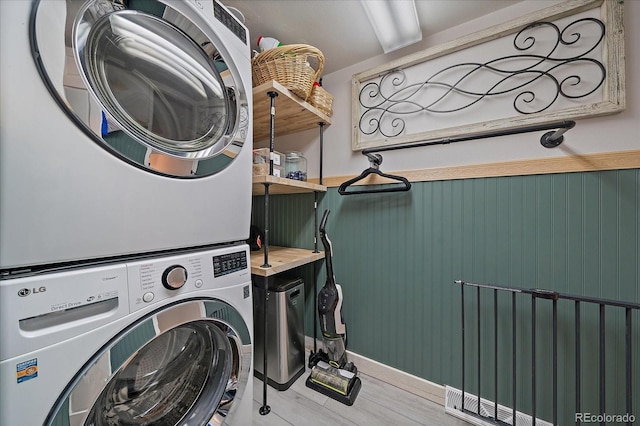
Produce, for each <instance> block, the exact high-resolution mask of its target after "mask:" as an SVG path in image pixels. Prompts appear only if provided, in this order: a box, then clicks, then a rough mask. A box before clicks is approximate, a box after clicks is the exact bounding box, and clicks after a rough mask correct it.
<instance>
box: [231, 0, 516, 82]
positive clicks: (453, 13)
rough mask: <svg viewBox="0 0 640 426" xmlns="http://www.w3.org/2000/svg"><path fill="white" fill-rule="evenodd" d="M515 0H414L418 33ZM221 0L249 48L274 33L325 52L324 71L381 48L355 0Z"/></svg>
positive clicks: (442, 27)
mask: <svg viewBox="0 0 640 426" xmlns="http://www.w3.org/2000/svg"><path fill="white" fill-rule="evenodd" d="M367 1H378V0H367ZM391 1H393V0H391ZM519 1H520V0H416V8H417V10H418V17H419V19H420V25H421V27H422V37H423V39H424V38H426V37H428V36H429V35H432V34H436V33H439V32H441V31H443V30H446V29H447V28H451V27H454V26H456V25H460V24H462V23H464V22H467V21H470V20H473V19H475V18H478V17H480V16H483V15H486V14H488V13H491V12H494V11H496V10H498V9H501V8H504V7H508V6H511V5H513V4H515V3H518V2H519ZM222 2H223V3H224V4H225V5H226V6H231V7H235V8H237V9H238V10H240V11H241V12H242V14H243V15H244V17H245V25H246V26H247V27H248V28H249V32H250V36H251V47H252V49H254V50H257V46H256V39H257V38H258V36H264V37H274V38H277V39H278V40H280V42H281V43H282V44H297V43H302V44H309V45H312V46H315V47H316V48H318V49H320V50H321V51H322V53H323V54H324V56H325V67H324V74H328V73H331V72H333V71H337V70H339V69H342V68H345V67H348V66H350V65H353V64H356V63H358V62H362V61H363V60H366V59H369V58H372V57H374V56H378V55H381V54H383V53H384V52H383V51H382V47H380V44H379V43H378V39H377V38H376V35H375V33H374V31H373V28H372V27H371V25H370V24H369V20H368V19H367V17H366V15H365V13H364V9H363V8H362V6H361V4H360V1H359V0H222ZM409 48H410V47H409ZM405 49H407V48H405Z"/></svg>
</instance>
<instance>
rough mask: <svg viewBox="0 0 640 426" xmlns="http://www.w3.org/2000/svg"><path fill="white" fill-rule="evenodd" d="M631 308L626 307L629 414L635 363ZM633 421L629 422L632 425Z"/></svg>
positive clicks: (631, 407) (629, 412)
mask: <svg viewBox="0 0 640 426" xmlns="http://www.w3.org/2000/svg"><path fill="white" fill-rule="evenodd" d="M631 313H632V312H631V308H626V309H625V317H626V325H625V334H626V336H625V341H626V342H625V347H626V351H625V352H626V365H627V366H626V373H627V404H626V405H627V414H629V415H631V413H633V374H632V373H633V371H632V370H633V363H632V359H633V358H631V342H632V339H631V338H632V336H633V330H632V322H631V318H632V317H631ZM631 423H632V422H631V421H628V422H627V424H628V425H631Z"/></svg>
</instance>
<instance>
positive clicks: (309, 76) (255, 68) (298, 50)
mask: <svg viewBox="0 0 640 426" xmlns="http://www.w3.org/2000/svg"><path fill="white" fill-rule="evenodd" d="M323 69H324V55H323V54H322V52H321V51H320V50H318V49H316V48H315V47H313V46H309V45H307V44H288V45H285V46H280V47H275V48H273V49H268V50H265V51H264V52H262V53H259V54H258V55H257V56H256V57H255V58H253V60H252V74H253V86H254V87H255V86H259V85H261V84H263V83H266V82H267V81H271V80H276V81H277V82H278V83H280V84H282V85H283V86H284V87H286V88H287V89H289V90H290V91H291V92H292V93H294V94H295V95H296V96H298V97H300V98H302V99H304V100H307V99H308V98H309V95H311V89H312V88H313V82H314V81H316V80H317V79H318V77H319V76H320V74H322V70H323Z"/></svg>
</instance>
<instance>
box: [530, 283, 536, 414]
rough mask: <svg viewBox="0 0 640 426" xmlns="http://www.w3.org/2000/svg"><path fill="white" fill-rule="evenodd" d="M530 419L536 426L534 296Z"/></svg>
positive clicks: (533, 299) (532, 307) (533, 301)
mask: <svg viewBox="0 0 640 426" xmlns="http://www.w3.org/2000/svg"><path fill="white" fill-rule="evenodd" d="M531 417H532V419H533V426H536V295H535V294H532V295H531Z"/></svg>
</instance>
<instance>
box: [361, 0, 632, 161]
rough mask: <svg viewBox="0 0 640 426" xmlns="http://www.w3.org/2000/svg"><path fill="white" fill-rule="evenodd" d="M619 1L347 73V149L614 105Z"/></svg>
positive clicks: (620, 78) (619, 74) (591, 112)
mask: <svg viewBox="0 0 640 426" xmlns="http://www.w3.org/2000/svg"><path fill="white" fill-rule="evenodd" d="M622 7H623V6H622V4H620V3H619V2H616V1H615V0H604V2H602V0H600V1H595V2H594V1H591V0H589V1H586V0H585V1H577V2H568V3H566V4H564V3H563V4H561V5H560V6H555V7H552V8H549V9H545V10H544V11H541V12H537V13H536V14H533V15H531V16H527V17H523V18H520V19H518V20H516V21H513V22H512V23H509V24H505V25H501V26H497V27H494V28H491V29H489V30H487V31H485V32H482V33H478V34H474V35H472V36H468V37H465V38H463V39H461V40H456V41H455V42H452V43H450V44H448V45H445V46H440V47H437V48H434V49H430V50H427V51H425V52H421V53H419V54H417V55H413V56H409V57H407V58H405V59H401V60H398V61H395V62H392V63H390V64H387V65H385V66H383V67H380V68H377V69H375V70H371V71H367V72H364V73H361V74H358V75H355V76H354V79H353V108H354V113H353V130H354V133H353V148H354V149H363V148H371V147H379V146H384V145H391V144H394V145H395V144H401V143H409V142H415V141H421V140H431V139H435V138H442V137H451V136H460V135H467V134H473V133H478V132H485V131H488V130H492V129H506V128H516V127H522V126H525V125H531V124H540V123H546V122H549V121H557V120H558V119H569V118H580V117H588V116H596V115H603V114H608V113H613V112H618V111H621V110H622V109H624V106H625V103H624V93H623V91H620V88H621V87H622V88H624V54H623V49H624V47H623V46H620V45H619V43H621V42H622V41H621V40H622V39H621V38H622V37H623V27H622ZM613 46H615V48H612V47H613Z"/></svg>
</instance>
